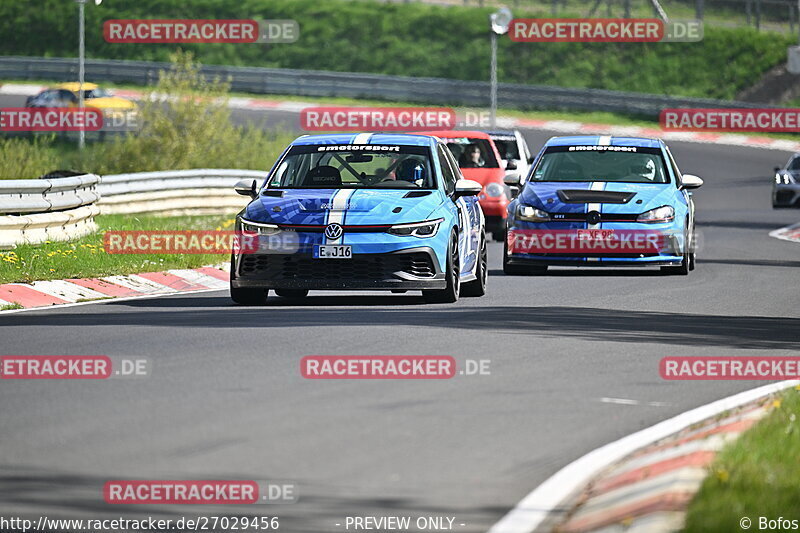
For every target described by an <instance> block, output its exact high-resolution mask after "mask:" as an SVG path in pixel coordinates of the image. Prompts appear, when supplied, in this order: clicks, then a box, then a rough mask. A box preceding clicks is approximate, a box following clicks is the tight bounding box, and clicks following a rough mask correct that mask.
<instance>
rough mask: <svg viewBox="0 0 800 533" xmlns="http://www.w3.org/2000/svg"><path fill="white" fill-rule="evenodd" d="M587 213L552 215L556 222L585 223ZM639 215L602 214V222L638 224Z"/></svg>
mask: <svg viewBox="0 0 800 533" xmlns="http://www.w3.org/2000/svg"><path fill="white" fill-rule="evenodd" d="M586 215H587V213H551V214H550V217H551V218H552V219H553V221H554V222H585V221H586ZM638 217H639V215H638V214H634V215H628V214H619V213H600V222H636V219H637V218H638Z"/></svg>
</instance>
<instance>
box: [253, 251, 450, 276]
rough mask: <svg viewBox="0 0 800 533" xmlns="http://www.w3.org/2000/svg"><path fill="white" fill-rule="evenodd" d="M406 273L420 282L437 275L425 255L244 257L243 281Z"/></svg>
mask: <svg viewBox="0 0 800 533" xmlns="http://www.w3.org/2000/svg"><path fill="white" fill-rule="evenodd" d="M397 272H405V273H407V274H411V275H412V276H416V277H419V278H432V277H434V275H435V274H436V269H435V267H434V266H433V261H432V260H431V257H430V256H429V255H428V254H427V253H424V252H414V253H407V254H360V255H354V256H353V258H352V259H311V258H310V257H308V256H303V255H250V254H248V255H244V256H242V262H241V266H240V269H239V275H240V276H242V277H253V278H259V279H270V280H281V281H284V280H327V281H335V280H385V279H397V278H396V276H395V273H397Z"/></svg>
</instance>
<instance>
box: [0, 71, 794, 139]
mask: <svg viewBox="0 0 800 533" xmlns="http://www.w3.org/2000/svg"><path fill="white" fill-rule="evenodd" d="M46 88H47V87H46V86H44V85H31V84H18V83H7V84H4V85H2V86H0V94H12V95H21V96H30V95H34V94H38V93H39V92H41V91H42V90H44V89H46ZM114 93H115V94H116V95H117V96H121V97H123V98H131V99H134V100H140V99H141V98H142V96H143V94H144V93H143V92H142V91H137V90H131V89H115V90H114ZM228 105H229V107H231V108H233V109H250V110H255V109H261V110H263V109H270V110H275V111H285V112H290V113H300V112H301V111H302V110H303V109H306V108H309V107H319V106H321V105H324V104H322V103H312V102H298V101H288V100H285V101H284V100H268V99H263V98H247V97H231V98H229V100H228ZM497 124H498V126H499V127H501V128H507V129H513V128H523V129H535V130H546V131H555V132H559V133H569V134H589V135H594V134H605V135H616V136H630V137H658V138H661V139H664V140H665V141H682V142H696V143H707V144H722V145H727V146H748V147H751V148H766V149H771V150H785V151H789V152H798V151H800V142H797V141H791V140H788V139H773V138H771V137H763V136H750V135H738V134H728V133H703V132H683V131H664V130H662V129H660V128H647V127H642V126H614V125H611V124H594V123H586V122H573V121H569V120H536V119H520V118H513V117H497Z"/></svg>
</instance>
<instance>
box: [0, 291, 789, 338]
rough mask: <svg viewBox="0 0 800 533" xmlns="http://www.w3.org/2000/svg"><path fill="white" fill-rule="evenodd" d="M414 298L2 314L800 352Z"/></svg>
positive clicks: (223, 301)
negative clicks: (422, 331)
mask: <svg viewBox="0 0 800 533" xmlns="http://www.w3.org/2000/svg"><path fill="white" fill-rule="evenodd" d="M364 298H367V302H369V303H368V304H367V305H366V306H365V307H363V306H361V302H362V301H363V300H364ZM376 299H377V300H376ZM416 299H417V297H416V296H402V295H401V296H391V297H380V296H376V297H371V296H367V297H364V296H316V297H310V298H307V299H305V300H304V301H301V302H298V303H297V304H295V305H283V304H277V305H266V306H260V307H259V306H257V307H240V306H236V305H233V304H232V303H231V302H230V300H229V299H228V297H227V296H218V297H217V296H211V297H205V298H196V299H192V298H188V297H186V298H163V299H152V300H138V301H129V302H117V303H115V302H110V303H108V304H103V307H106V306H113V307H114V308H117V309H115V311H117V312H108V308H107V307H106V309H107V311H106V312H102V311H92V312H87V313H74V312H70V311H73V310H72V309H67V310H65V311H67V312H49V313H47V314H38V313H37V314H33V313H32V314H16V315H9V316H7V317H3V318H4V320H2V321H0V324H2V323H5V324H9V325H11V324H13V325H17V326H36V327H45V328H48V330H49V331H52V328H55V327H58V326H84V327H127V326H153V327H159V326H161V327H164V328H182V327H185V328H229V327H236V328H258V329H261V330H269V329H280V328H297V329H298V330H301V331H303V332H308V331H309V328H310V327H314V328H322V329H324V328H326V327H335V328H344V327H359V328H360V327H362V326H384V327H387V326H390V327H398V328H402V327H422V328H426V327H428V328H429V327H434V328H444V329H451V330H471V331H487V332H491V333H512V334H518V335H529V336H531V337H571V338H582V339H588V340H593V341H614V342H635V343H663V344H671V345H684V346H717V347H720V348H743V349H744V348H746V349H763V350H775V349H786V350H788V349H797V348H798V347H800V341H798V337H797V331H798V330H800V319H798V318H788V317H764V316H747V315H738V316H737V315H708V314H682V313H668V312H657V311H629V310H617V309H602V308H589V307H559V306H541V307H520V306H487V307H480V308H476V307H465V306H463V305H458V304H456V305H447V304H444V305H426V306H422V305H420V306H417V305H415V306H414V307H413V308H412V309H403V308H397V307H394V306H393V304H394V303H395V302H396V301H398V300H399V301H403V302H405V301H406V300H408V301H409V303H410V302H414V301H417V300H416ZM275 300H276V301H277V300H278V299H277V298H276V299H275ZM378 301H380V302H381V304H378V303H377V302H378ZM94 309H100V307H95V308H94ZM301 334H306V333H301ZM521 342H533V341H532V340H525V341H521Z"/></svg>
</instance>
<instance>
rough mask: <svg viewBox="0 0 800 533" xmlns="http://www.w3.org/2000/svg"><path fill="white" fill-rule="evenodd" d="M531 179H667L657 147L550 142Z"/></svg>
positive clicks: (658, 180)
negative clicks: (576, 144) (552, 144)
mask: <svg viewBox="0 0 800 533" xmlns="http://www.w3.org/2000/svg"><path fill="white" fill-rule="evenodd" d="M531 181H620V182H632V183H669V181H670V179H669V174H668V173H667V170H666V166H665V164H664V158H663V155H662V153H661V149H659V148H642V147H637V146H551V147H549V148H548V149H547V150H546V151H545V153H544V155H543V156H542V157H541V159H540V160H539V163H538V164H537V165H536V168H535V169H534V171H533V175H532V177H531Z"/></svg>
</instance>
